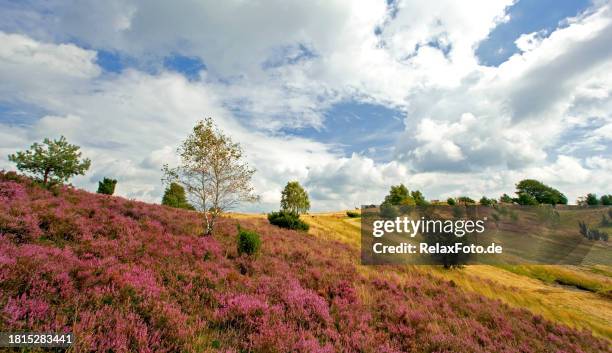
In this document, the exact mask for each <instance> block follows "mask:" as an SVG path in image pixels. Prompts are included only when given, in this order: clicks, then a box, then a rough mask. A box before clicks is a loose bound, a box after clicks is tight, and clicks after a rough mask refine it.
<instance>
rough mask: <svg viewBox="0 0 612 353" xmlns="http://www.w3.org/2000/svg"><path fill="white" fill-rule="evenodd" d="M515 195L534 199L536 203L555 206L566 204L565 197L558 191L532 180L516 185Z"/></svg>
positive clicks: (525, 180)
mask: <svg viewBox="0 0 612 353" xmlns="http://www.w3.org/2000/svg"><path fill="white" fill-rule="evenodd" d="M516 194H517V195H519V198H520V194H527V195H530V196H532V197H533V198H535V199H536V201H537V202H538V203H544V204H550V205H556V204H563V205H565V204H567V197H565V195H563V194H562V193H561V192H560V191H559V190H557V189H554V188H552V187H550V186H548V185H545V184H543V183H541V182H539V181H537V180H534V179H524V180H521V181H520V182H519V183H518V184H516Z"/></svg>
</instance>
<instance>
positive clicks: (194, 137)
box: [163, 118, 259, 235]
mask: <svg viewBox="0 0 612 353" xmlns="http://www.w3.org/2000/svg"><path fill="white" fill-rule="evenodd" d="M177 152H178V155H179V159H180V163H179V165H178V166H177V167H175V168H169V167H168V165H164V168H163V171H164V179H163V181H164V182H166V183H172V182H175V183H178V184H179V185H181V186H182V187H183V188H184V189H185V191H186V192H187V196H188V198H189V201H190V202H191V204H192V205H193V206H194V207H195V208H196V209H197V210H199V211H202V214H203V218H204V233H205V234H206V235H209V234H211V233H212V231H213V227H214V225H215V221H216V220H217V218H218V217H219V215H220V214H221V213H223V212H225V211H227V210H230V209H232V208H234V207H236V206H237V205H239V204H240V203H242V202H256V201H258V200H259V196H258V195H256V194H255V193H254V188H253V186H252V183H251V179H252V177H253V174H254V173H255V169H252V168H250V167H249V165H248V164H247V163H246V161H244V155H243V152H242V148H241V147H240V144H238V143H234V142H233V141H232V140H231V138H230V137H228V136H227V135H225V134H224V133H223V132H222V131H221V130H219V129H218V128H217V127H216V126H215V124H214V122H213V120H212V119H211V118H207V119H205V120H203V121H200V122H198V123H197V124H196V126H195V127H194V128H193V132H192V133H191V134H190V135H189V136H188V137H187V139H186V140H185V141H183V143H182V144H181V145H180V146H179V148H178V149H177Z"/></svg>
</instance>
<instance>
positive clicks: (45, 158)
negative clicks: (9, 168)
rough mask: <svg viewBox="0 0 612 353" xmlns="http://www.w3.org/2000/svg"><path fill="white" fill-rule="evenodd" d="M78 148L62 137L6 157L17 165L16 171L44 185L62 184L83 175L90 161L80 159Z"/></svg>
mask: <svg viewBox="0 0 612 353" xmlns="http://www.w3.org/2000/svg"><path fill="white" fill-rule="evenodd" d="M79 149H80V147H79V146H76V145H71V144H69V143H68V141H66V138H65V137H64V136H61V137H60V138H59V140H53V141H51V140H50V139H48V138H45V139H44V140H43V143H42V144H39V143H34V144H33V145H32V146H31V147H30V149H29V150H27V151H25V152H22V151H19V152H17V153H15V154H11V155H9V156H8V158H9V161H11V162H14V163H16V164H17V169H19V170H20V171H22V172H26V173H29V174H32V175H33V176H34V177H36V178H37V179H39V180H40V181H41V182H42V183H43V184H44V185H50V184H56V183H64V182H66V181H68V180H69V179H70V178H72V177H73V176H75V175H84V174H85V172H86V171H87V170H88V169H89V166H90V165H91V161H90V160H89V159H87V158H85V159H81V152H79Z"/></svg>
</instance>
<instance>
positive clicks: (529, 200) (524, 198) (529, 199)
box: [514, 192, 538, 206]
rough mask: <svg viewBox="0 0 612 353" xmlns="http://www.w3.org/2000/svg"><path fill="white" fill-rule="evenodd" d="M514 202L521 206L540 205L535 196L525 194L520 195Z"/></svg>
mask: <svg viewBox="0 0 612 353" xmlns="http://www.w3.org/2000/svg"><path fill="white" fill-rule="evenodd" d="M514 201H516V203H518V204H519V205H524V206H534V205H537V204H538V200H537V199H536V198H535V197H534V196H532V195H531V194H527V193H524V192H522V193H520V194H519V197H518V198H516V199H515V200H514Z"/></svg>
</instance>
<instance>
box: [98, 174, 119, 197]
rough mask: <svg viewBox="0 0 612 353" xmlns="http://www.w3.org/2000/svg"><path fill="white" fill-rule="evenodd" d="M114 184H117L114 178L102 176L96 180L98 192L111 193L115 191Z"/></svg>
mask: <svg viewBox="0 0 612 353" xmlns="http://www.w3.org/2000/svg"><path fill="white" fill-rule="evenodd" d="M115 186H117V180H116V179H110V178H104V179H102V181H99V182H98V194H104V195H112V194H114V193H115Z"/></svg>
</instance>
